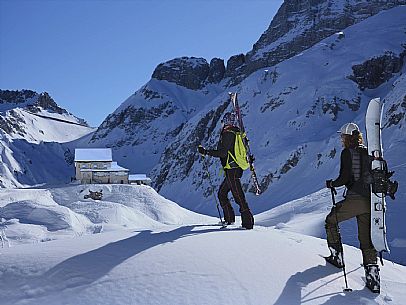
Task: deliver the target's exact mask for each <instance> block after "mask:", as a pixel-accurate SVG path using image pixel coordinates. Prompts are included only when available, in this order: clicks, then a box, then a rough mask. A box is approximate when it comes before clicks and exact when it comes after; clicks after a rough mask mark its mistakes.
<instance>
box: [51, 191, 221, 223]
mask: <svg viewBox="0 0 406 305" xmlns="http://www.w3.org/2000/svg"><path fill="white" fill-rule="evenodd" d="M89 191H93V192H94V191H102V193H103V199H102V200H101V201H93V200H92V199H84V195H86V194H89ZM51 192H52V195H53V197H54V199H55V200H56V201H57V202H58V203H59V204H61V205H65V206H67V207H69V208H71V209H73V210H75V211H77V212H79V213H87V212H90V213H94V214H95V217H94V220H97V217H102V218H103V215H101V214H103V213H104V212H103V213H102V211H103V208H109V207H110V208H114V209H121V210H123V211H131V210H132V211H133V212H135V211H136V213H137V214H139V215H143V216H144V218H145V216H146V217H148V218H149V221H148V222H147V223H142V222H139V221H138V222H135V223H137V224H139V225H138V226H143V227H148V226H150V225H151V224H153V223H152V222H151V220H153V221H155V222H156V223H160V224H185V223H187V224H199V223H207V221H209V222H210V221H212V220H213V219H214V218H213V217H209V216H204V215H201V214H197V213H194V212H191V211H189V210H187V209H185V208H182V207H180V206H179V205H178V204H176V203H175V202H173V201H170V200H168V199H166V198H164V197H162V196H161V195H159V194H158V193H157V192H156V191H155V190H154V189H153V188H152V187H150V186H146V185H128V184H109V185H106V184H94V185H78V186H74V187H66V188H57V189H53V190H51ZM80 206H82V209H81V208H80ZM86 210H87V212H86ZM123 211H122V213H124V212H123ZM120 213H121V212H120ZM87 214H89V213H87ZM96 214H97V215H98V216H96ZM104 217H112V215H111V214H110V216H108V214H106V213H104ZM105 220H106V221H108V222H114V221H113V219H112V218H108V219H105ZM116 220H117V219H116Z"/></svg>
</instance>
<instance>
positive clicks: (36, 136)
mask: <svg viewBox="0 0 406 305" xmlns="http://www.w3.org/2000/svg"><path fill="white" fill-rule="evenodd" d="M0 109H1V110H0V162H1V167H0V174H1V178H0V186H1V187H16V186H17V187H21V186H23V185H33V184H38V183H51V184H52V183H62V182H69V181H70V178H71V177H72V175H73V168H72V161H73V159H72V158H73V157H72V156H73V153H72V152H73V149H74V148H75V147H74V146H72V145H71V144H70V142H72V141H74V140H76V139H78V138H82V137H84V136H86V135H88V134H89V133H92V132H93V131H94V129H93V128H90V127H89V126H87V124H86V122H85V121H84V120H83V119H79V118H77V117H75V116H74V115H73V114H71V113H68V112H67V111H66V110H65V109H62V108H60V107H59V106H58V105H57V104H56V103H55V101H54V100H53V99H52V98H51V97H50V96H49V95H48V93H46V92H44V93H41V94H38V93H36V92H34V91H31V90H21V91H9V90H0ZM55 169H58V170H55Z"/></svg>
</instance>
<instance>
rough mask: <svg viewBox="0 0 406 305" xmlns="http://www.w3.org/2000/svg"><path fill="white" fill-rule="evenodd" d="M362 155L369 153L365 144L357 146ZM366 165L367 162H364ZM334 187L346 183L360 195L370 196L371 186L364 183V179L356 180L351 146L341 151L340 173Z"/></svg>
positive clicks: (349, 188) (352, 191)
mask: <svg viewBox="0 0 406 305" xmlns="http://www.w3.org/2000/svg"><path fill="white" fill-rule="evenodd" d="M355 149H356V150H358V151H359V153H360V154H362V155H365V154H366V155H367V154H368V152H367V150H366V148H365V147H364V146H360V147H357V148H355ZM364 166H365V163H364ZM331 184H332V186H333V187H339V186H343V185H345V186H346V187H347V189H348V190H349V191H351V192H349V193H354V192H355V193H357V194H358V195H361V196H364V197H369V195H370V194H369V187H367V186H364V185H363V181H362V180H359V181H358V182H355V181H354V177H353V171H352V156H351V150H350V149H349V148H344V149H343V150H342V151H341V157H340V174H339V176H338V177H337V179H335V180H333V181H332V183H331Z"/></svg>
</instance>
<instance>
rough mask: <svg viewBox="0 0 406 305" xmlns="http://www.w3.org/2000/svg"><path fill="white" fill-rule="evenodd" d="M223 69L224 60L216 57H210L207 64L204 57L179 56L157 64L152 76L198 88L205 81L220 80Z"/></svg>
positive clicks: (216, 81)
mask: <svg viewBox="0 0 406 305" xmlns="http://www.w3.org/2000/svg"><path fill="white" fill-rule="evenodd" d="M224 70H225V67H224V62H223V60H221V59H218V58H214V59H212V60H211V62H210V65H209V64H208V63H207V61H206V60H205V59H204V58H195V57H181V58H175V59H172V60H169V61H167V62H165V63H161V64H159V65H158V66H157V67H156V68H155V71H154V73H153V74H152V78H155V79H157V80H166V81H168V82H171V83H175V84H177V85H179V86H182V87H185V88H188V89H192V90H199V89H202V88H203V87H204V86H205V85H206V84H207V82H209V83H218V82H220V80H221V79H222V78H223V75H224Z"/></svg>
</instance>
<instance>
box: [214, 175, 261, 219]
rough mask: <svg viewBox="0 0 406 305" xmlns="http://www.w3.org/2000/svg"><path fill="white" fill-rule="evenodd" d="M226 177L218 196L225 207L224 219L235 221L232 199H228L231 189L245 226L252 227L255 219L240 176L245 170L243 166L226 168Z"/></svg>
mask: <svg viewBox="0 0 406 305" xmlns="http://www.w3.org/2000/svg"><path fill="white" fill-rule="evenodd" d="M224 172H225V178H224V180H223V182H222V183H221V185H220V189H219V192H218V198H219V201H220V205H221V207H222V208H223V212H224V219H225V221H226V222H230V223H232V222H234V221H235V214H234V210H233V207H232V206H231V203H230V200H229V199H228V193H229V192H230V191H231V193H232V195H233V197H234V200H235V202H236V203H237V204H238V205H239V207H240V209H239V210H240V213H241V217H242V221H243V227H245V226H248V227H252V225H253V223H254V219H253V217H252V214H251V211H250V209H249V207H248V203H247V201H246V200H245V194H244V191H243V189H242V186H241V181H240V178H241V177H242V173H243V170H242V169H241V168H232V169H225V170H224Z"/></svg>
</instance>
